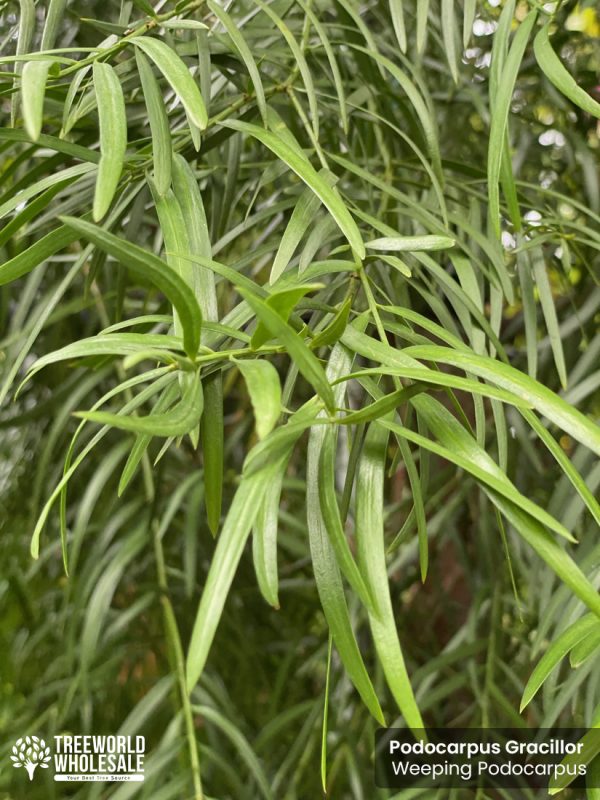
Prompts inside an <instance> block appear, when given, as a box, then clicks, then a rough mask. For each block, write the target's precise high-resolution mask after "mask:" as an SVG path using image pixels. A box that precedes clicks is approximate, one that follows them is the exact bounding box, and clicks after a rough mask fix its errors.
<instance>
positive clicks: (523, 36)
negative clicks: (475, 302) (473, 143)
mask: <svg viewBox="0 0 600 800" xmlns="http://www.w3.org/2000/svg"><path fill="white" fill-rule="evenodd" d="M536 18H537V11H530V13H529V14H528V15H527V16H526V17H525V19H524V20H523V22H522V23H521V24H520V25H519V29H518V30H517V32H516V34H515V37H514V39H513V42H512V44H511V46H510V50H509V52H508V56H507V57H506V61H505V63H504V68H503V70H502V74H501V76H500V80H499V85H498V91H497V95H496V99H495V102H494V107H493V109H492V123H491V127H490V139H489V144H488V167H487V170H488V196H489V206H490V220H491V222H492V225H493V228H494V231H495V233H496V235H497V236H498V237H499V236H500V188H499V186H500V170H501V166H502V158H503V155H504V143H505V137H506V132H507V129H508V116H509V113H510V103H511V100H512V95H513V91H514V88H515V83H516V80H517V75H518V73H519V68H520V66H521V61H522V60H523V54H524V53H525V48H526V47H527V42H528V41H529V36H530V34H531V30H532V28H533V26H534V24H535V20H536Z"/></svg>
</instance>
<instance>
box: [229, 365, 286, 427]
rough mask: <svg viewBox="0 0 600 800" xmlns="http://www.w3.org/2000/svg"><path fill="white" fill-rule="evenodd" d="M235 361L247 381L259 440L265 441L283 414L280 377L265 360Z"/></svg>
mask: <svg viewBox="0 0 600 800" xmlns="http://www.w3.org/2000/svg"><path fill="white" fill-rule="evenodd" d="M233 360H234V362H235V365H236V366H237V368H238V369H239V371H240V372H241V373H242V375H243V376H244V380H245V381H246V387H247V389H248V394H249V395H250V402H251V403H252V408H253V409H254V419H255V424H256V433H257V435H258V438H259V439H264V438H265V436H266V435H267V434H268V433H270V432H271V431H272V430H273V428H274V427H275V425H276V424H277V420H278V419H279V415H280V414H281V384H280V383H279V375H278V374H277V370H276V369H275V367H274V366H273V365H272V364H271V363H269V362H268V361H265V360H264V359H256V360H253V361H250V360H248V361H246V360H244V359H233Z"/></svg>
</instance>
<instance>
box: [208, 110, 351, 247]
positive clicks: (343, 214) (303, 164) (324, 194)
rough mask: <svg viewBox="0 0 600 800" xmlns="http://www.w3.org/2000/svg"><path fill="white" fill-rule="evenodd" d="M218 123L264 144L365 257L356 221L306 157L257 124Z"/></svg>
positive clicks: (230, 121) (233, 121)
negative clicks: (315, 199) (304, 184)
mask: <svg viewBox="0 0 600 800" xmlns="http://www.w3.org/2000/svg"><path fill="white" fill-rule="evenodd" d="M221 125H223V126H224V127H226V128H232V129H233V130H237V131H242V132H243V133H247V134H248V135H249V136H254V137H255V138H256V139H258V141H259V142H261V143H262V144H264V145H265V147H268V148H269V150H271V151H272V152H273V153H275V155H276V156H277V158H280V159H281V160H282V161H284V162H285V163H286V164H287V165H288V167H289V168H290V169H291V170H293V171H294V172H295V173H296V174H297V175H298V177H299V178H300V179H301V180H303V181H304V183H306V185H307V186H309V187H310V188H311V189H312V191H313V192H314V193H315V194H316V195H317V197H318V198H319V199H320V200H321V202H322V203H323V205H324V206H325V207H326V208H327V209H328V211H329V212H330V214H331V216H332V217H333V218H334V219H335V221H336V222H337V224H338V226H339V228H340V230H341V231H342V233H343V234H344V236H345V237H346V238H347V239H348V242H349V243H350V245H351V247H352V248H353V250H354V251H355V252H356V254H357V255H358V257H359V258H361V259H362V258H364V257H365V246H364V244H363V240H362V238H361V235H360V231H359V230H358V227H357V225H356V222H355V221H354V219H353V218H352V216H351V214H350V212H349V211H348V209H347V208H346V206H345V205H344V203H343V201H342V199H341V198H340V196H339V195H338V193H337V192H336V191H335V189H333V188H332V187H331V186H329V184H327V183H326V182H325V180H324V179H323V178H322V177H321V176H320V175H319V174H318V173H317V172H316V170H315V169H314V167H313V166H312V165H311V164H310V163H309V162H308V161H307V160H305V159H303V158H301V157H300V156H299V155H298V153H297V152H296V151H295V150H294V149H293V148H292V147H290V145H289V144H287V143H286V142H285V141H284V140H283V139H282V138H281V137H280V136H278V135H277V134H275V133H272V132H271V131H265V130H263V129H262V128H259V127H258V125H252V124H250V123H248V122H241V121H240V120H227V121H225V122H222V123H221ZM298 147H299V146H298Z"/></svg>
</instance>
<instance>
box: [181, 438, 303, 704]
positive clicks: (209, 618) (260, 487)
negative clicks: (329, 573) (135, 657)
mask: <svg viewBox="0 0 600 800" xmlns="http://www.w3.org/2000/svg"><path fill="white" fill-rule="evenodd" d="M294 442H295V439H292V442H291V443H289V446H288V447H287V448H285V449H284V451H283V452H282V453H281V454H280V455H279V457H278V458H277V459H275V460H274V461H271V462H269V463H268V464H267V465H266V466H265V467H264V468H263V469H260V470H258V471H257V472H254V473H252V474H251V475H245V476H244V477H243V478H242V481H241V483H240V485H239V486H238V489H237V491H236V493H235V496H234V498H233V500H232V502H231V505H230V506H229V512H228V514H227V517H226V518H225V522H224V524H223V528H222V530H221V533H220V535H219V538H218V540H217V547H216V550H215V553H214V555H213V559H212V562H211V565H210V570H209V572H208V577H207V578H206V582H205V584H204V589H203V592H202V597H201V598H200V605H199V607H198V612H197V614H196V619H195V621H194V627H193V630H192V638H191V641H190V646H189V649H188V655H187V660H186V682H187V687H188V691H191V690H192V689H193V688H194V686H195V685H196V683H197V682H198V679H199V678H200V675H201V674H202V670H203V669H204V665H205V664H206V659H207V658H208V653H209V650H210V647H211V645H212V642H213V639H214V636H215V632H216V630H217V626H218V624H219V620H220V618H221V614H222V611H223V606H224V605H225V601H226V599H227V595H228V593H229V589H230V587H231V583H232V581H233V577H234V575H235V571H236V569H237V565H238V563H239V560H240V558H241V556H242V552H243V550H244V546H245V544H246V540H247V538H248V534H249V533H250V530H251V528H252V525H253V524H254V521H255V519H256V516H257V514H258V512H259V510H260V507H261V503H262V501H263V498H264V497H265V494H266V492H267V491H268V490H269V487H270V486H271V485H272V483H273V481H274V480H276V479H277V476H278V475H280V474H281V473H282V472H283V471H284V470H285V468H286V465H287V461H288V459H289V456H290V453H291V448H292V447H293V445H294Z"/></svg>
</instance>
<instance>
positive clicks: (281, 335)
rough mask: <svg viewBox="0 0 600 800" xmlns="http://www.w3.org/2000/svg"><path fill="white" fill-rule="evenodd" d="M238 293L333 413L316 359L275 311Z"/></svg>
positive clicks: (243, 291)
mask: <svg viewBox="0 0 600 800" xmlns="http://www.w3.org/2000/svg"><path fill="white" fill-rule="evenodd" d="M238 291H239V293H240V294H241V295H242V297H244V299H245V300H246V302H247V303H248V305H249V306H250V307H251V308H252V310H253V311H254V313H255V314H256V316H257V317H258V319H259V320H260V321H261V322H262V323H263V324H264V325H265V327H266V328H267V329H268V330H269V331H270V332H271V334H272V335H273V336H274V337H276V338H277V339H279V341H280V342H281V344H282V345H283V346H284V347H285V349H286V350H287V352H288V353H289V355H290V357H291V358H292V359H293V361H294V362H295V363H296V365H297V367H298V369H299V370H300V372H301V373H302V374H303V375H304V377H305V378H306V380H307V381H308V382H309V383H310V384H311V385H312V386H313V388H314V389H315V390H316V391H317V393H318V394H319V395H320V396H321V398H322V399H323V402H324V403H325V405H326V406H327V408H328V409H329V410H330V411H333V407H334V403H333V393H332V391H331V386H330V385H329V382H328V380H327V378H326V377H325V373H324V372H323V369H322V367H321V365H320V364H319V362H318V360H317V358H316V357H315V356H314V355H313V353H312V352H311V351H310V350H309V349H308V347H307V346H306V345H305V344H304V342H303V340H302V339H301V338H300V336H298V334H297V333H295V332H294V331H293V330H292V329H291V328H290V326H289V325H287V324H286V323H285V322H284V321H283V320H282V319H281V317H280V316H279V314H278V313H277V311H275V310H274V309H273V308H271V307H270V306H268V305H267V303H265V302H264V300H261V299H260V298H258V297H256V296H255V295H253V294H251V293H250V292H248V291H246V289H241V288H240V289H238Z"/></svg>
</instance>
